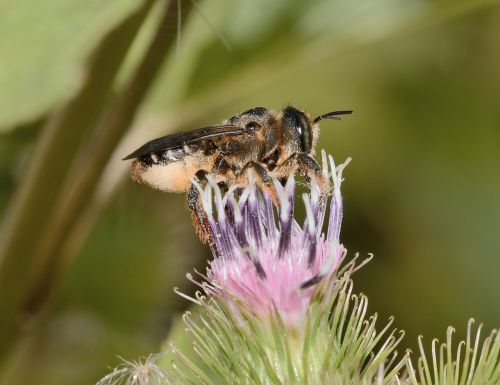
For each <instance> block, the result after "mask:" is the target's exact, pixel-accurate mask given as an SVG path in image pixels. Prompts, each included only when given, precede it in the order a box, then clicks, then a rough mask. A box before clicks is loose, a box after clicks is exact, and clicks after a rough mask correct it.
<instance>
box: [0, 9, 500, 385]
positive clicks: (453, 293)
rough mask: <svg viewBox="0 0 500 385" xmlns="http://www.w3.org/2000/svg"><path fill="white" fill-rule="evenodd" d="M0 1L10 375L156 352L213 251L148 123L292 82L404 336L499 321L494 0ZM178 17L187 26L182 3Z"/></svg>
mask: <svg viewBox="0 0 500 385" xmlns="http://www.w3.org/2000/svg"><path fill="white" fill-rule="evenodd" d="M178 4H179V3H178V2H177V1H173V2H172V3H168V2H164V1H160V0H158V1H153V0H150V1H148V0H144V1H139V0H107V1H100V0H72V1H63V0H46V1H43V2H36V1H29V0H22V1H13V0H3V1H1V2H0V214H1V219H2V221H3V223H2V229H1V233H0V309H1V314H0V347H1V348H0V368H1V373H0V374H1V376H0V377H1V381H3V382H1V383H6V384H7V383H9V384H12V383H15V384H17V385H24V384H54V385H59V384H61V385H62V384H73V385H78V384H89V383H90V384H91V383H94V382H95V381H96V380H97V379H98V378H100V377H102V376H103V375H104V374H105V373H107V372H108V370H109V367H110V366H115V365H116V364H117V363H118V362H119V359H118V358H117V355H120V356H122V357H125V358H128V359H133V358H136V357H138V356H140V355H147V354H149V353H153V352H157V351H159V350H160V346H161V344H162V343H163V341H164V340H165V338H167V336H168V332H169V328H170V326H171V324H172V322H173V321H174V320H176V319H177V318H178V315H179V314H180V312H182V310H183V309H185V307H186V306H187V305H188V304H187V303H186V301H185V300H183V299H181V298H179V297H178V296H176V295H175V294H174V293H173V288H174V287H175V286H178V287H180V288H181V290H183V291H184V292H192V291H193V288H192V285H190V284H188V281H187V280H186V279H185V277H184V275H185V273H186V272H188V271H191V270H192V269H193V267H197V268H198V269H203V268H204V265H205V261H206V259H207V258H209V256H210V255H209V252H208V250H207V248H206V247H203V246H202V245H201V244H200V243H199V241H198V240H197V239H196V238H195V235H194V232H193V229H192V225H191V220H190V216H189V213H188V210H187V207H186V204H185V202H184V201H185V197H184V196H181V195H174V194H164V193H161V192H158V191H153V190H151V189H149V188H148V187H146V186H143V185H136V184H133V183H132V182H131V181H130V180H129V178H128V167H129V163H128V162H122V161H121V160H120V159H121V158H122V157H123V156H124V155H126V154H128V153H129V152H130V151H131V150H134V149H135V148H137V147H138V146H139V145H141V144H143V142H145V141H146V140H149V139H152V138H155V137H158V136H161V135H163V134H166V133H170V132H175V131H180V130H186V129H190V128H196V127H200V126H205V125H207V124H212V123H217V122H220V121H221V120H223V119H224V118H226V117H228V116H231V115H233V114H235V113H238V112H240V111H242V110H244V109H246V108H249V107H253V106H259V105H262V106H267V107H272V108H275V109H280V108H282V107H283V106H285V105H286V104H288V103H290V104H293V105H296V106H303V107H306V108H307V109H309V110H310V111H311V113H312V115H319V114H321V113H324V112H328V111H331V110H335V109H352V110H354V111H355V114H354V115H353V116H351V117H348V118H345V119H343V120H342V121H341V122H331V121H325V122H323V123H322V127H323V131H322V133H321V138H320V142H319V147H320V148H325V149H326V150H327V151H328V152H331V153H333V154H334V156H335V158H336V160H337V161H342V160H344V159H345V158H346V157H347V156H352V157H353V162H352V163H351V164H350V166H349V167H348V169H347V170H346V172H345V179H346V181H345V184H344V189H343V192H344V200H345V206H346V207H345V219H344V225H343V233H342V239H343V241H344V242H345V244H346V245H347V247H348V248H349V250H350V253H351V255H352V254H354V253H355V252H357V251H359V252H360V253H361V255H367V254H368V253H374V254H375V259H374V260H373V261H372V262H371V263H370V264H369V265H368V266H367V267H365V268H363V269H362V271H360V272H359V273H357V274H356V276H355V287H356V289H357V290H358V291H363V292H364V293H366V294H367V295H368V297H369V298H370V308H371V311H372V312H375V311H377V312H378V313H379V314H380V315H381V318H382V319H386V318H387V317H389V316H390V315H394V316H395V317H396V323H395V325H396V327H398V328H402V329H405V330H406V331H407V337H406V339H405V342H404V344H403V346H402V349H404V348H405V347H411V348H413V349H414V348H415V346H416V344H415V342H416V337H417V336H418V335H419V334H424V335H425V336H426V341H427V342H429V343H430V340H431V338H433V337H435V336H438V337H443V336H444V333H445V328H446V326H447V325H449V324H452V325H454V326H456V327H457V329H458V331H459V333H458V334H459V335H460V336H463V334H464V331H465V327H466V321H467V319H468V318H469V317H475V318H476V319H477V320H480V321H484V323H485V326H486V329H491V328H493V327H497V326H499V323H500V289H499V285H498V280H499V276H500V274H499V273H500V253H499V251H498V250H499V248H498V245H499V240H498V237H499V234H500V233H499V231H500V199H499V198H500V172H499V170H500V107H499V101H500V3H499V2H498V1H486V0H484V1H483V0H476V1H474V0H455V1H451V0H448V1H444V0H441V1H437V0H434V1H433V0H376V1H375V0H355V1H353V0H312V1H301V0H273V1H271V0H207V1H199V2H192V1H189V0H182V1H181V2H180V4H181V12H180V13H179V9H178ZM179 19H180V20H181V21H182V23H181V25H180V26H179V25H178V20H179Z"/></svg>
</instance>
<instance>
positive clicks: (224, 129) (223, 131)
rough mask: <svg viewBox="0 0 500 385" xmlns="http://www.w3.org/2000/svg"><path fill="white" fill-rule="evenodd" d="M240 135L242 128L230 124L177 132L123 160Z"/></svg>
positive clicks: (153, 141)
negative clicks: (208, 140) (203, 141)
mask: <svg viewBox="0 0 500 385" xmlns="http://www.w3.org/2000/svg"><path fill="white" fill-rule="evenodd" d="M242 133H243V129H242V127H240V126H235V125H232V124H225V125H220V126H211V127H203V128H198V129H196V130H192V131H187V132H179V133H177V134H171V135H167V136H163V137H161V138H158V139H154V140H152V141H150V142H147V143H146V144H144V145H143V146H141V147H139V148H138V149H137V150H135V151H134V152H133V153H131V154H130V155H128V156H126V157H125V158H123V160H127V159H134V158H139V157H141V156H143V155H148V154H152V153H154V152H159V151H165V150H170V149H173V148H178V147H182V146H183V145H185V144H190V143H195V142H199V141H202V140H204V139H210V138H216V137H221V136H234V135H240V134H242Z"/></svg>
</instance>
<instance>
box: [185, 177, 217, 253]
mask: <svg viewBox="0 0 500 385" xmlns="http://www.w3.org/2000/svg"><path fill="white" fill-rule="evenodd" d="M206 174H207V173H206V171H204V170H200V171H198V172H197V173H196V178H197V179H198V180H199V181H200V182H202V181H203V182H206ZM187 200H188V207H189V209H190V210H191V217H192V218H193V225H194V229H195V231H196V234H197V235H198V237H199V238H200V240H201V242H202V243H208V244H209V245H210V246H211V247H214V236H213V233H212V230H211V228H210V224H209V222H208V218H207V215H206V214H205V211H204V210H203V205H202V203H201V198H200V192H199V191H198V189H197V188H196V186H195V185H194V184H191V186H190V187H189V190H188V193H187Z"/></svg>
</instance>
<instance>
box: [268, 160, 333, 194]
mask: <svg viewBox="0 0 500 385" xmlns="http://www.w3.org/2000/svg"><path fill="white" fill-rule="evenodd" d="M295 170H298V171H299V173H300V175H302V176H303V177H305V178H306V179H307V180H308V181H311V180H312V179H314V180H315V181H316V183H317V184H318V187H319V188H320V190H321V192H322V193H323V194H327V193H328V191H329V190H330V183H329V181H328V178H325V176H324V175H323V173H322V170H321V166H320V165H319V164H318V162H316V160H314V159H313V158H312V157H310V156H308V155H307V154H304V153H300V152H296V153H295V154H293V155H292V156H290V157H289V158H288V159H287V160H286V161H285V162H284V163H283V164H281V165H279V166H277V167H276V168H275V172H276V173H277V174H278V175H280V176H282V175H283V176H284V175H286V177H288V176H289V175H291V174H292V173H293V172H295Z"/></svg>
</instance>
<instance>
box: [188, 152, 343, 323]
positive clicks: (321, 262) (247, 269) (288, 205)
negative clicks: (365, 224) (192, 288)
mask: <svg viewBox="0 0 500 385" xmlns="http://www.w3.org/2000/svg"><path fill="white" fill-rule="evenodd" d="M322 158H323V176H324V178H325V179H328V178H330V179H331V181H332V186H333V187H332V190H333V192H332V193H331V198H329V197H327V196H326V195H321V194H320V190H319V187H318V185H317V184H316V183H315V182H314V180H313V181H312V183H311V188H310V193H309V194H304V195H303V201H304V205H305V209H306V220H305V221H304V223H303V225H302V226H300V225H299V223H297V221H296V220H295V219H294V203H295V180H294V178H293V176H292V177H290V178H289V179H288V181H287V182H286V184H285V186H282V185H281V184H280V183H279V182H278V181H277V180H274V186H275V191H276V195H277V200H278V202H279V205H278V206H279V209H278V213H277V220H276V216H275V214H274V209H273V203H272V201H271V197H270V196H269V195H268V194H266V193H265V192H261V191H259V190H258V189H257V188H256V185H255V182H254V181H253V179H252V177H251V175H250V178H249V179H250V184H249V186H248V187H246V188H245V189H243V190H242V191H240V192H239V194H236V196H235V191H234V188H232V189H230V190H229V191H228V192H227V193H226V194H225V195H222V193H221V191H220V189H219V188H218V186H217V185H216V184H215V183H214V182H213V181H212V180H211V179H209V183H208V184H207V186H206V187H205V188H202V187H201V186H199V185H198V186H197V187H198V189H199V191H200V195H201V199H202V204H203V208H204V210H205V212H206V215H207V217H208V222H209V225H210V230H211V232H212V234H213V239H214V245H213V248H212V251H213V254H214V259H213V261H212V262H211V263H210V268H209V269H208V272H207V275H206V276H203V278H205V280H206V283H204V284H201V285H200V286H201V287H202V288H203V290H204V291H205V292H206V293H207V294H209V295H211V296H215V297H218V298H223V299H224V300H225V301H227V302H228V303H230V304H233V305H234V302H235V301H236V302H240V306H246V307H247V308H248V309H251V311H252V312H253V313H255V314H256V315H258V316H261V317H269V316H270V315H271V314H272V313H274V312H278V313H279V315H280V317H282V319H283V320H284V322H285V324H286V325H287V326H295V327H299V328H301V327H302V326H303V320H304V316H305V314H306V310H307V308H308V306H309V304H310V301H311V297H312V295H313V292H314V289H315V286H316V285H317V284H318V283H319V282H320V281H321V280H322V279H323V278H325V277H328V276H331V275H332V274H333V273H334V272H335V271H336V270H337V269H338V267H339V265H340V263H341V262H342V260H343V259H344V256H345V252H346V250H345V248H344V247H343V246H342V245H341V244H340V242H339V234H340V226H341V221H342V198H341V194H340V185H341V181H342V171H343V169H344V167H345V166H346V165H347V163H348V162H349V160H348V161H346V162H345V163H344V164H342V165H340V166H338V167H336V166H335V164H334V161H333V158H332V157H331V156H329V157H328V160H327V157H326V154H325V152H322ZM328 165H329V166H330V167H329V168H328ZM212 194H214V195H215V196H214V197H213V198H212ZM328 200H329V201H330V208H329V215H328V217H329V220H328V227H327V231H326V234H323V233H322V230H323V222H324V220H325V215H326V213H327V206H328ZM212 201H214V202H215V209H216V210H215V211H216V213H214V210H213V205H212ZM215 214H217V216H216V218H215ZM188 278H189V279H191V280H192V281H193V282H195V283H196V281H195V280H194V279H193V278H192V276H190V275H188ZM233 307H234V306H233Z"/></svg>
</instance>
